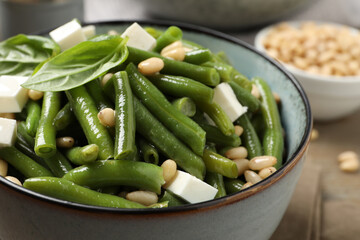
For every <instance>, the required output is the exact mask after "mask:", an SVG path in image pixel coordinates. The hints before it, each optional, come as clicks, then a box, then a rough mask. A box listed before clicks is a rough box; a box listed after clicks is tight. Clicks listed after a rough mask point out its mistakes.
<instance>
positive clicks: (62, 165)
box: [17, 122, 72, 177]
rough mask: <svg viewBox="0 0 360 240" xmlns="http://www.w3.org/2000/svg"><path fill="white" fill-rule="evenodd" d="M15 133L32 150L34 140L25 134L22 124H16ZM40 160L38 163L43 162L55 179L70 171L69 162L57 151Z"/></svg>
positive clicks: (23, 124)
mask: <svg viewBox="0 0 360 240" xmlns="http://www.w3.org/2000/svg"><path fill="white" fill-rule="evenodd" d="M17 131H18V135H19V137H22V138H23V140H24V142H25V144H27V145H28V146H29V147H30V148H32V149H34V145H35V139H34V138H32V137H31V136H30V135H28V134H27V132H26V129H25V123H24V122H20V123H19V124H18V128H17ZM41 159H43V160H40V161H39V162H45V164H46V166H47V167H48V168H49V169H50V171H51V172H52V173H53V174H54V176H56V177H62V176H63V175H64V174H65V173H67V172H68V171H70V170H71V169H72V166H71V164H70V163H69V161H68V160H67V159H66V158H65V157H64V156H63V155H62V154H61V153H60V152H59V151H56V153H55V155H54V156H51V157H49V158H41Z"/></svg>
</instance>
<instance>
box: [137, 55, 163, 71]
mask: <svg viewBox="0 0 360 240" xmlns="http://www.w3.org/2000/svg"><path fill="white" fill-rule="evenodd" d="M163 68H164V61H163V60H162V59H161V58H157V57H152V58H148V59H146V60H144V61H142V62H140V63H139V64H138V70H139V72H140V73H142V74H143V75H145V76H148V75H153V74H155V73H158V72H160V71H161V69H163Z"/></svg>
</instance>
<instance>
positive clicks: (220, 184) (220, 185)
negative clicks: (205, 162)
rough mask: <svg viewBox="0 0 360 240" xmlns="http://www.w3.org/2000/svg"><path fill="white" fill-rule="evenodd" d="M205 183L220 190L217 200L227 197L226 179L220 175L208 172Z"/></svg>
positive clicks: (216, 196)
mask: <svg viewBox="0 0 360 240" xmlns="http://www.w3.org/2000/svg"><path fill="white" fill-rule="evenodd" d="M205 182H206V183H208V184H210V185H211V186H213V187H214V188H216V189H217V190H218V192H217V193H216V195H215V198H220V197H224V196H226V190H225V185H224V177H223V176H222V175H221V174H219V173H213V172H209V171H208V172H206V177H205Z"/></svg>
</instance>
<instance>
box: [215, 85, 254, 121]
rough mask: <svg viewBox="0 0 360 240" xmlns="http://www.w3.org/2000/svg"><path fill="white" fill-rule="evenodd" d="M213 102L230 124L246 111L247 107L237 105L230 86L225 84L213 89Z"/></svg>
mask: <svg viewBox="0 0 360 240" xmlns="http://www.w3.org/2000/svg"><path fill="white" fill-rule="evenodd" d="M214 102H216V103H217V104H219V105H220V107H221V108H222V109H223V110H224V111H225V113H226V114H227V115H228V116H229V118H230V120H231V121H232V122H234V121H235V120H236V119H238V118H239V117H240V116H241V115H243V114H244V113H246V111H247V107H243V106H242V105H241V103H239V101H238V100H237V98H236V95H235V93H234V91H233V90H232V88H231V86H230V85H229V84H228V83H226V82H223V83H220V84H219V85H217V86H216V87H215V88H214Z"/></svg>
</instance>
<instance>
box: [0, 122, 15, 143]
mask: <svg viewBox="0 0 360 240" xmlns="http://www.w3.org/2000/svg"><path fill="white" fill-rule="evenodd" d="M15 139H16V120H14V119H8V118H0V148H3V147H10V146H12V145H14V143H15Z"/></svg>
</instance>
